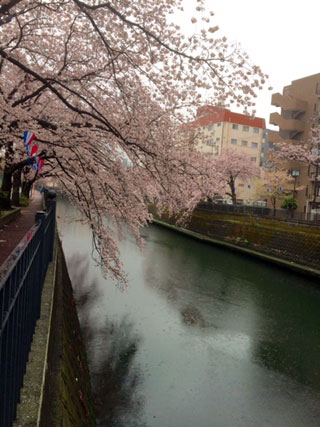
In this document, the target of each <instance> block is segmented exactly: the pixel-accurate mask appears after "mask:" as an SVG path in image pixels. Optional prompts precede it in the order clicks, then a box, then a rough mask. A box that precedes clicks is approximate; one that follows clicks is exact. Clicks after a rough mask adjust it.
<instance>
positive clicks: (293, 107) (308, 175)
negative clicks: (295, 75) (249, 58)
mask: <svg viewBox="0 0 320 427" xmlns="http://www.w3.org/2000/svg"><path fill="white" fill-rule="evenodd" d="M271 104H272V105H274V106H276V107H280V108H281V112H280V113H272V114H270V123H271V124H273V125H276V126H279V133H278V134H270V135H269V141H270V142H271V143H277V142H287V143H294V144H302V143H306V142H309V141H310V136H311V135H310V131H311V127H312V126H313V125H314V121H313V119H314V118H315V117H316V116H319V112H320V74H314V75H312V76H308V77H303V78H301V79H298V80H294V81H292V82H291V85H288V86H285V87H284V88H283V93H282V94H280V93H275V94H273V95H272V99H271ZM311 148H313V149H319V148H320V147H311V144H310V143H309V148H308V149H311ZM285 167H286V168H287V169H288V170H289V171H290V172H291V173H293V174H295V175H297V174H299V176H298V177H296V181H297V182H296V183H297V186H298V187H299V188H300V190H299V191H297V193H296V199H297V201H298V209H297V210H298V211H299V212H311V210H312V209H320V183H319V182H318V181H317V173H316V167H315V166H312V165H311V166H309V165H307V164H302V163H297V162H287V163H286V164H285ZM293 171H297V172H293Z"/></svg>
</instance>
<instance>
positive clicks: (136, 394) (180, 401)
mask: <svg viewBox="0 0 320 427" xmlns="http://www.w3.org/2000/svg"><path fill="white" fill-rule="evenodd" d="M73 212H74V211H73V209H72V208H71V207H70V205H69V204H67V203H66V202H60V203H59V205H58V211H57V214H58V216H59V217H60V218H59V220H58V221H59V230H60V233H61V237H62V243H63V248H64V251H65V255H66V259H67V264H68V269H69V273H70V277H71V280H72V283H73V287H74V292H75V298H76V300H77V303H78V305H77V308H78V314H79V318H80V323H81V327H82V330H83V334H84V338H85V341H86V345H87V354H88V360H89V367H90V372H91V378H92V383H93V389H94V393H95V396H96V406H97V415H98V420H99V421H98V425H100V426H121V427H142V426H145V427H233V426H236V427H242V426H243V427H248V426H255V427H264V426H272V427H278V426H279V427H296V426H297V427H298V426H304V427H308V426H310V427H311V426H314V427H319V426H320V284H318V287H317V282H316V281H312V280H311V279H308V278H305V277H302V276H299V275H297V274H294V273H291V272H289V271H287V270H282V269H280V268H278V267H276V266H273V265H272V264H267V263H264V262H261V261H258V260H256V259H254V258H248V257H245V256H242V255H238V254H235V253H232V252H229V251H227V250H224V249H220V248H216V247H214V246H210V245H207V244H204V243H200V242H197V241H195V240H192V239H189V238H186V237H184V236H181V235H179V234H176V233H174V232H171V231H168V230H166V229H164V228H160V227H158V226H155V225H153V226H149V227H148V228H146V229H144V230H142V235H143V237H144V239H145V241H146V245H145V247H144V249H143V250H140V249H139V248H138V247H137V246H136V244H135V241H134V239H133V238H132V237H131V236H130V235H126V236H125V237H124V239H123V240H121V241H120V242H119V246H120V250H121V254H122V261H123V264H124V268H125V270H126V271H127V273H128V280H129V286H128V288H127V289H126V290H125V291H123V290H121V289H120V288H119V287H117V286H116V285H115V284H114V283H113V282H112V281H111V280H104V279H103V278H102V275H101V272H100V269H99V268H98V267H96V266H95V264H94V262H93V261H92V258H91V253H92V246H91V235H90V231H89V229H88V228H87V227H86V226H84V225H82V224H81V223H80V222H79V221H77V220H76V221H75V220H73V221H71V222H70V221H69V220H70V215H71V214H72V213H73Z"/></svg>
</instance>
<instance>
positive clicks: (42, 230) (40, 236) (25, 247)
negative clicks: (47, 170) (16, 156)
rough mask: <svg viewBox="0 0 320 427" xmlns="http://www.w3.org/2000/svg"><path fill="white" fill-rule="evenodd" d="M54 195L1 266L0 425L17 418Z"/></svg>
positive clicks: (50, 238) (49, 253) (48, 256)
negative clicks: (44, 210)
mask: <svg viewBox="0 0 320 427" xmlns="http://www.w3.org/2000/svg"><path fill="white" fill-rule="evenodd" d="M55 210H56V200H55V194H53V193H51V198H50V194H49V199H48V202H47V211H46V212H43V211H40V212H37V214H36V224H35V225H34V226H33V227H32V228H31V229H30V230H29V232H28V233H27V234H26V236H25V237H24V239H23V240H22V241H21V242H20V243H19V245H18V246H17V247H16V249H15V250H14V251H13V252H12V253H11V255H10V256H9V258H8V259H7V260H6V262H5V263H4V264H3V265H2V266H1V269H0V274H1V276H0V426H1V427H10V426H12V424H13V421H14V419H15V417H16V409H17V405H18V403H19V399H20V389H21V387H22V385H23V377H24V374H25V371H26V365H27V361H28V357H29V351H30V347H31V343H32V338H33V334H34V330H35V325H36V321H37V319H38V318H39V316H40V307H41V293H42V287H43V283H44V279H45V275H46V272H47V267H48V264H49V262H50V261H52V257H53V244H54V233H55Z"/></svg>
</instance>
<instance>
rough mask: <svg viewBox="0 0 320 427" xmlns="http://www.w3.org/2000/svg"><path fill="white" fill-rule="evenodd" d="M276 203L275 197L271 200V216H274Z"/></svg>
mask: <svg viewBox="0 0 320 427" xmlns="http://www.w3.org/2000/svg"><path fill="white" fill-rule="evenodd" d="M276 201H277V199H276V198H275V197H272V198H271V203H272V206H273V216H276Z"/></svg>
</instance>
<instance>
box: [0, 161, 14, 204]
mask: <svg viewBox="0 0 320 427" xmlns="http://www.w3.org/2000/svg"><path fill="white" fill-rule="evenodd" d="M11 189H12V173H11V171H10V169H9V168H8V167H7V166H5V167H4V171H3V177H2V186H1V192H0V209H5V210H7V209H11Z"/></svg>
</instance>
